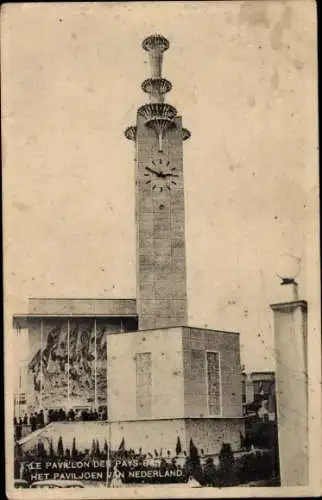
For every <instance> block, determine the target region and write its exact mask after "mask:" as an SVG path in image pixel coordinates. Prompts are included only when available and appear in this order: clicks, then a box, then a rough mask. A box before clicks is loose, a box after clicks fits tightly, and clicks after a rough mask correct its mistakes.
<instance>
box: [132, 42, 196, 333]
mask: <svg viewBox="0 0 322 500" xmlns="http://www.w3.org/2000/svg"><path fill="white" fill-rule="evenodd" d="M142 47H143V49H144V50H146V51H147V52H148V54H149V59H150V67H151V76H150V78H148V79H147V80H145V81H144V82H143V83H142V90H143V91H144V92H145V93H146V94H148V96H149V102H148V103H147V104H144V105H143V106H141V107H140V108H139V109H138V111H137V119H136V126H131V127H128V128H127V129H126V131H125V136H126V137H127V138H128V139H131V140H133V141H135V151H136V155H135V169H136V172H135V183H136V214H135V217H136V229H137V234H136V245H137V303H138V315H139V329H140V330H145V329H153V328H162V327H168V326H178V325H182V326H183V325H186V323H187V283H186V252H185V207H184V182H183V141H184V140H186V139H188V138H189V137H190V133H189V131H188V130H187V129H185V128H183V127H182V119H181V116H178V114H177V110H176V108H175V107H174V106H171V105H170V104H167V103H166V102H165V95H166V93H167V92H169V91H170V90H171V88H172V85H171V83H170V82H169V81H168V80H167V79H165V78H163V77H162V60H163V53H164V52H165V51H166V50H167V49H168V48H169V42H168V40H167V39H166V38H164V37H163V36H161V35H158V34H156V35H151V36H149V37H148V38H146V39H145V40H144V41H143V43H142Z"/></svg>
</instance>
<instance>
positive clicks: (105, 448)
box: [104, 439, 108, 457]
mask: <svg viewBox="0 0 322 500" xmlns="http://www.w3.org/2000/svg"><path fill="white" fill-rule="evenodd" d="M107 452H108V446H107V440H106V439H105V441H104V456H106V457H107Z"/></svg>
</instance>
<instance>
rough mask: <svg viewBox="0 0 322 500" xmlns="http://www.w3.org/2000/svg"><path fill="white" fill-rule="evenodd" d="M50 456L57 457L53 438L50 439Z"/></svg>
mask: <svg viewBox="0 0 322 500" xmlns="http://www.w3.org/2000/svg"><path fill="white" fill-rule="evenodd" d="M49 456H50V458H51V459H53V458H55V451H54V446H53V440H52V439H51V440H50V441H49Z"/></svg>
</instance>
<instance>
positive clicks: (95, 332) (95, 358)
mask: <svg viewBox="0 0 322 500" xmlns="http://www.w3.org/2000/svg"><path fill="white" fill-rule="evenodd" d="M94 343H95V348H94V405H95V410H97V331H96V318H95V319H94Z"/></svg>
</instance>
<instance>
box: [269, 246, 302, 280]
mask: <svg viewBox="0 0 322 500" xmlns="http://www.w3.org/2000/svg"><path fill="white" fill-rule="evenodd" d="M275 267H276V276H278V278H280V280H281V284H282V285H288V284H292V283H293V284H296V281H295V278H297V276H298V275H299V273H300V270H301V259H300V258H299V257H296V256H295V255H292V254H291V253H284V254H282V255H280V256H279V257H278V259H277V261H276V266H275Z"/></svg>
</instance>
